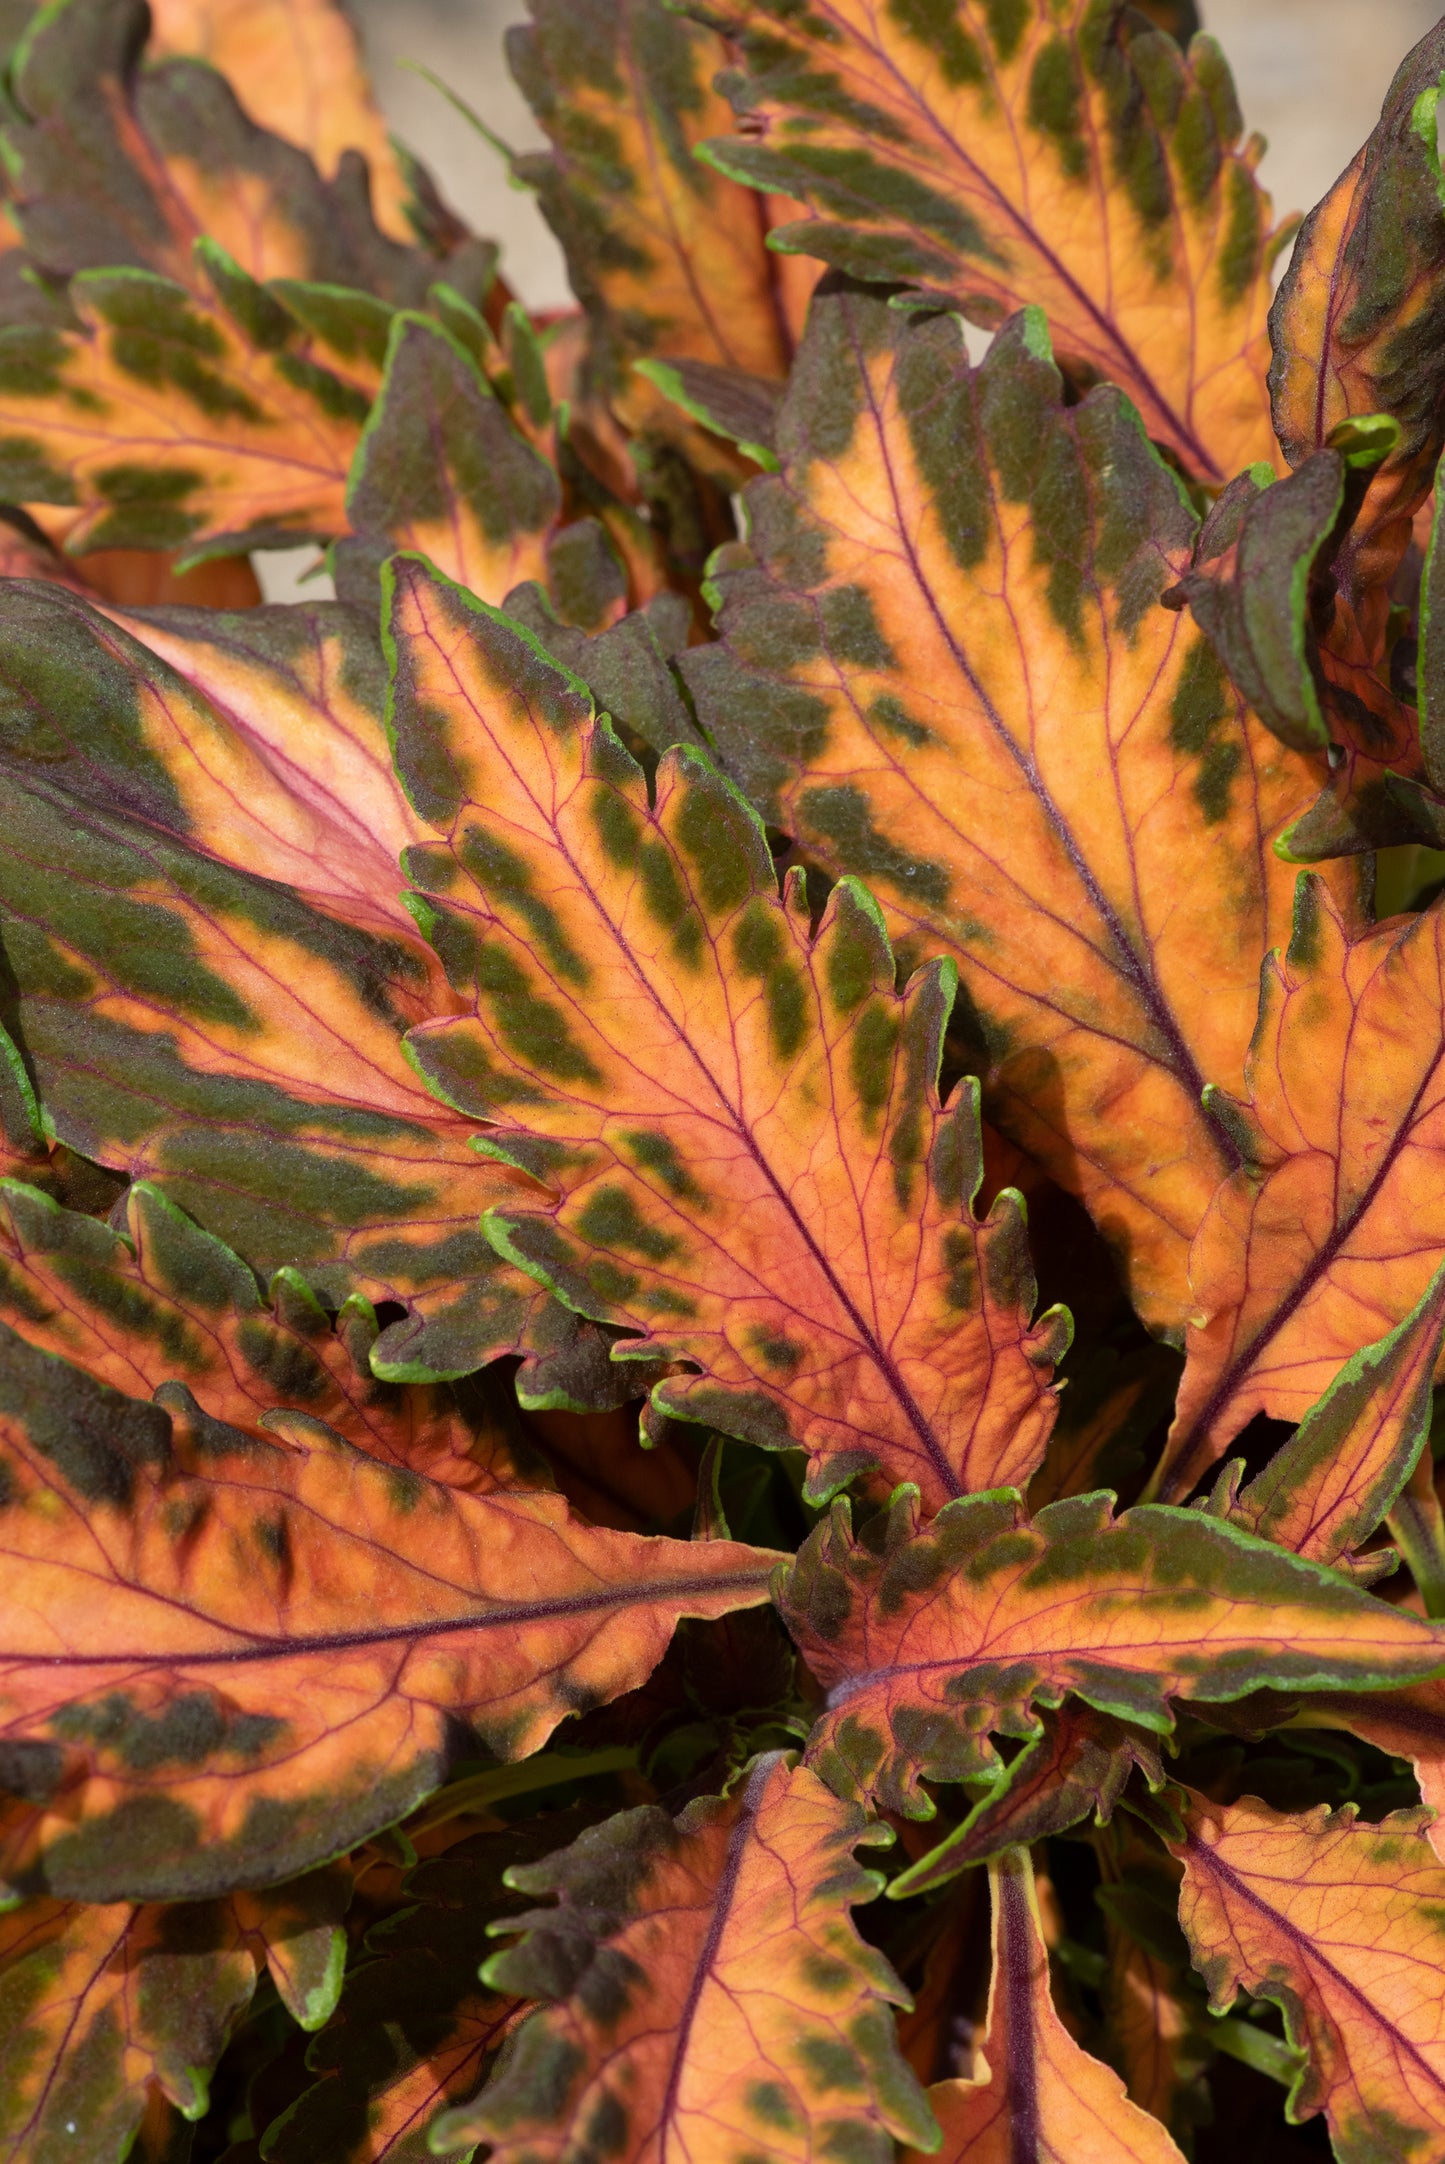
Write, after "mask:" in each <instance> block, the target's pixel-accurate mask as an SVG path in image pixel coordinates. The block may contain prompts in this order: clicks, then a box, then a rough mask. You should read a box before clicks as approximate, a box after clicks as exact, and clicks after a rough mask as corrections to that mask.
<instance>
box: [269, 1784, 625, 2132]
mask: <svg viewBox="0 0 1445 2164" xmlns="http://www.w3.org/2000/svg"><path fill="white" fill-rule="evenodd" d="M596 1815H598V1814H597V1812H596V1810H595V1808H594V1810H593V1811H591V1812H587V1811H579V1810H577V1809H574V1810H571V1811H560V1812H557V1811H554V1812H548V1813H546V1814H545V1815H544V1816H542V1817H541V1818H534V1819H529V1820H526V1821H524V1822H522V1823H520V1824H518V1825H515V1826H509V1827H508V1828H507V1829H506V1830H505V1831H502V1832H492V1833H478V1834H473V1835H471V1836H470V1837H469V1838H467V1839H465V1840H462V1841H459V1842H457V1843H456V1844H455V1845H454V1846H452V1847H450V1848H448V1849H447V1850H446V1851H445V1852H444V1853H443V1854H441V1855H436V1856H431V1857H428V1858H427V1859H426V1860H425V1861H423V1862H422V1863H420V1864H418V1865H417V1866H416V1867H415V1868H414V1869H413V1870H412V1871H411V1872H409V1873H408V1875H407V1878H406V1882H405V1887H404V1890H403V1893H404V1900H405V1902H406V1904H407V1905H406V1906H405V1907H403V1908H402V1909H400V1910H399V1911H398V1912H397V1913H395V1914H394V1915H391V1916H388V1917H385V1918H383V1920H382V1921H381V1922H380V1923H379V1924H375V1925H373V1927H372V1929H371V1930H370V1931H369V1932H368V1934H367V1937H366V1942H365V1947H364V1952H363V1958H362V1959H361V1960H360V1961H359V1962H358V1963H357V1964H356V1965H355V1966H353V1968H352V1969H351V1971H350V1973H349V1974H348V1976H347V1979H346V1984H345V1988H344V1990H343V1992H342V1995H341V2001H340V2004H339V2005H338V2007H337V2009H336V2012H335V2013H334V2014H333V2016H332V2018H331V2020H330V2021H329V2022H328V2023H327V2025H326V2027H325V2028H324V2029H323V2030H322V2032H321V2034H320V2035H319V2036H318V2037H317V2038H316V2040H315V2042H314V2043H313V2044H312V2045H311V2046H310V2049H309V2050H308V2051H307V2054H306V2063H307V2066H308V2068H309V2069H310V2071H311V2072H312V2073H313V2074H319V2075H320V2076H321V2079H320V2080H319V2081H316V2082H314V2083H313V2084H312V2085H311V2086H310V2087H309V2088H307V2089H306V2090H305V2091H304V2092H303V2094H302V2095H301V2096H299V2097H298V2098H297V2100H296V2102H295V2103H294V2104H292V2105H291V2106H290V2107H289V2108H288V2109H287V2110H286V2111H284V2112H283V2113H282V2114H281V2115H280V2117H279V2118H277V2119H274V2120H272V2122H271V2124H270V2125H269V2126H267V2127H265V2128H264V2129H263V2138H264V2143H265V2153H266V2158H267V2164H316V2160H317V2159H318V2158H321V2157H324V2158H325V2160H326V2164H429V2160H430V2158H431V2157H432V2156H434V2155H435V2154H437V2152H436V2151H434V2150H432V2149H431V2148H430V2147H429V2146H428V2139H427V2137H428V2131H429V2127H430V2125H431V2123H432V2121H433V2120H434V2117H435V2115H436V2113H437V2112H438V2111H439V2110H441V2109H442V2108H443V2107H444V2106H446V2105H448V2104H451V2105H458V2104H465V2103H466V2101H467V2100H468V2099H469V2098H470V2097H471V2096H472V2094H473V2092H474V2091H475V2090H476V2089H478V2088H479V2087H480V2084H481V2082H482V2080H483V2079H484V2077H485V2076H486V2074H487V2073H488V2072H489V2071H490V2068H491V2065H492V2062H493V2061H494V2059H495V2057H496V2054H497V2051H498V2050H499V2048H500V2046H501V2045H502V2043H503V2042H504V2041H505V2038H506V2037H507V2035H508V2033H509V2032H510V2031H511V2030H512V2029H513V2028H514V2027H515V2026H516V2023H517V2021H518V2019H519V2017H520V2016H521V2015H522V2014H523V2013H525V2011H526V2010H527V2009H526V2002H525V2000H521V1999H518V1998H514V1997H511V1996H508V1995H506V1994H503V1993H499V1992H496V1991H493V1990H492V1989H491V1988H490V1986H488V1985H486V1984H484V1983H482V1982H480V1981H479V1979H478V1973H477V1972H478V1970H479V1969H480V1968H481V1966H482V1964H483V1962H484V1961H485V1960H486V1958H487V1956H488V1954H489V1953H490V1952H492V1951H493V1948H492V1947H491V1946H490V1945H489V1943H488V1927H489V1926H490V1925H491V1924H492V1923H493V1922H494V1921H495V1920H496V1919H497V1918H498V1917H501V1916H507V1915H516V1914H518V1913H519V1912H520V1911H521V1910H522V1909H523V1908H524V1907H525V1906H526V1902H525V1898H524V1897H523V1896H522V1895H520V1894H517V1893H515V1892H513V1891H511V1890H510V1888H509V1887H508V1886H507V1884H506V1883H505V1880H504V1873H506V1872H507V1871H508V1870H509V1869H510V1868H511V1867H512V1866H514V1865H518V1864H530V1863H534V1862H535V1861H536V1860H537V1859H538V1858H539V1857H542V1856H545V1855H547V1854H548V1853H549V1852H551V1851H554V1850H556V1849H559V1848H561V1847H562V1846H563V1845H564V1844H565V1843H566V1842H567V1841H568V1840H569V1839H570V1838H572V1837H573V1836H574V1835H575V1834H576V1832H577V1831H578V1830H579V1820H581V1821H582V1822H583V1823H585V1821H586V1819H587V1818H588V1817H589V1816H596ZM442 2153H443V2154H445V2155H447V2156H449V2157H451V2158H454V2159H457V2160H458V2164H459V2160H460V2158H461V2157H462V2156H469V2155H470V2154H471V2153H472V2144H471V2142H470V2141H467V2142H465V2143H462V2144H459V2145H457V2147H455V2148H450V2149H447V2150H446V2151H444V2152H442Z"/></svg>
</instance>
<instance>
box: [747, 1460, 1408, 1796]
mask: <svg viewBox="0 0 1445 2164" xmlns="http://www.w3.org/2000/svg"><path fill="white" fill-rule="evenodd" d="M1110 1501H1111V1498H1110V1497H1108V1496H1107V1495H1104V1496H1100V1495H1092V1496H1079V1497H1076V1498H1073V1499H1071V1500H1070V1501H1068V1502H1063V1503H1051V1504H1050V1505H1049V1507H1048V1509H1047V1510H1044V1511H1041V1512H1040V1513H1039V1516H1038V1517H1037V1519H1035V1520H1034V1521H1033V1523H1032V1524H1030V1523H1029V1522H1028V1520H1027V1519H1026V1518H1025V1516H1024V1514H1023V1511H1022V1508H1021V1506H1020V1505H1019V1502H1018V1499H1017V1497H1016V1496H1013V1495H1010V1494H1009V1493H1008V1492H1007V1491H1005V1492H1004V1493H1002V1494H996V1495H975V1496H969V1497H967V1498H966V1499H965V1500H964V1501H962V1502H958V1503H952V1504H950V1505H949V1506H948V1508H947V1509H946V1510H942V1511H940V1512H939V1514H938V1516H937V1517H936V1518H935V1519H934V1520H933V1521H932V1523H931V1524H930V1525H927V1526H920V1524H919V1520H918V1506H917V1499H916V1497H914V1496H912V1495H911V1494H910V1493H909V1491H908V1490H906V1489H905V1490H904V1491H903V1493H902V1494H901V1495H900V1496H899V1497H897V1498H896V1499H895V1501H894V1503H893V1504H892V1506H891V1508H890V1510H889V1511H888V1513H887V1514H886V1516H881V1517H880V1518H878V1519H876V1520H874V1521H873V1522H872V1523H871V1524H869V1525H867V1526H865V1528H864V1529H863V1532H862V1534H861V1535H854V1534H853V1533H852V1532H851V1531H850V1528H849V1515H848V1510H847V1506H846V1504H844V1503H841V1502H838V1503H835V1504H834V1505H833V1512H832V1516H831V1519H830V1520H827V1521H825V1522H824V1523H823V1524H822V1525H820V1526H819V1527H818V1528H817V1529H816V1531H815V1532H813V1533H812V1534H811V1535H810V1536H809V1538H808V1540H807V1542H806V1543H805V1544H804V1546H803V1549H802V1551H801V1553H800V1554H799V1556H798V1559H797V1561H796V1563H795V1564H794V1565H793V1567H792V1569H791V1570H790V1571H789V1572H788V1573H787V1575H786V1577H785V1578H784V1579H783V1581H782V1582H781V1586H780V1589H779V1592H778V1595H777V1599H778V1605H779V1608H780V1609H781V1612H782V1615H783V1620H784V1621H785V1622H786V1623H787V1625H788V1628H789V1630H790V1631H791V1632H792V1634H793V1636H794V1638H795V1639H796V1641H797V1644H798V1648H799V1651H800V1652H801V1653H802V1655H803V1658H804V1660H805V1661H806V1662H807V1664H808V1666H809V1668H810V1669H811V1671H812V1673H813V1675H814V1676H815V1678H816V1679H817V1681H818V1683H819V1684H820V1685H821V1686H822V1688H823V1689H824V1690H825V1691H826V1692H827V1694H828V1698H827V1710H826V1712H825V1713H824V1715H823V1718H822V1719H821V1721H820V1722H819V1724H818V1726H817V1728H816V1729H815V1730H814V1732H813V1736H812V1739H811V1741H810V1743H809V1746H808V1755H809V1761H810V1763H812V1764H814V1765H816V1766H818V1767H819V1769H820V1770H821V1771H823V1772H824V1773H825V1775H826V1777H827V1778H828V1779H829V1780H830V1781H833V1782H835V1783H836V1784H837V1785H838V1787H839V1789H840V1791H842V1792H845V1793H856V1794H859V1795H863V1796H876V1797H878V1798H879V1799H880V1800H881V1801H882V1802H883V1803H884V1804H885V1805H886V1806H887V1807H888V1808H890V1809H895V1810H903V1811H906V1812H907V1813H908V1814H909V1815H910V1816H912V1817H928V1816H929V1815H930V1814H931V1808H932V1807H931V1805H930V1803H929V1801H928V1799H927V1797H926V1796H924V1795H923V1794H922V1793H921V1792H920V1790H919V1787H918V1783H919V1780H920V1778H924V1779H928V1780H940V1781H959V1780H966V1779H972V1778H975V1777H977V1776H979V1775H983V1776H985V1777H988V1776H989V1775H990V1774H991V1773H992V1772H993V1769H995V1768H996V1767H997V1764H998V1761H997V1757H996V1754H995V1752H994V1749H993V1746H992V1744H991V1743H990V1742H989V1740H988V1739H989V1733H990V1731H994V1732H996V1733H999V1734H1003V1735H1013V1736H1033V1735H1036V1734H1037V1733H1038V1732H1039V1725H1040V1724H1039V1720H1038V1716H1037V1714H1036V1713H1035V1712H1034V1711H1033V1708H1034V1707H1035V1705H1036V1704H1038V1705H1043V1706H1056V1705H1058V1704H1059V1703H1060V1701H1061V1699H1062V1698H1063V1696H1064V1694H1065V1693H1066V1692H1068V1691H1073V1692H1075V1693H1076V1694H1077V1695H1078V1696H1079V1697H1080V1698H1082V1699H1084V1700H1085V1701H1086V1702H1087V1703H1088V1704H1089V1705H1091V1706H1095V1707H1097V1708H1098V1709H1099V1710H1100V1711H1101V1712H1107V1713H1111V1714H1113V1715H1114V1716H1115V1717H1116V1718H1118V1719H1121V1720H1129V1721H1133V1722H1136V1723H1138V1724H1139V1725H1140V1726H1141V1727H1144V1728H1150V1729H1153V1730H1155V1731H1156V1732H1158V1733H1160V1734H1167V1733H1168V1731H1169V1729H1170V1726H1171V1722H1172V1715H1171V1713H1170V1711H1169V1700H1170V1699H1171V1698H1178V1699H1192V1698H1202V1699H1224V1700H1228V1699H1233V1698H1240V1697H1243V1696H1244V1695H1245V1694H1246V1693H1248V1692H1250V1691H1254V1690H1260V1689H1268V1688H1275V1689H1281V1690H1317V1689H1330V1688H1334V1689H1338V1688H1339V1687H1340V1686H1341V1685H1342V1684H1343V1685H1346V1686H1348V1687H1349V1688H1351V1689H1360V1690H1367V1689H1370V1688H1371V1687H1376V1688H1378V1687H1381V1686H1384V1685H1387V1684H1389V1683H1391V1682H1399V1683H1404V1682H1408V1681H1413V1680H1414V1679H1416V1678H1420V1677H1425V1676H1427V1675H1430V1674H1431V1673H1434V1672H1438V1671H1439V1670H1441V1669H1442V1668H1445V1639H1442V1638H1441V1637H1440V1636H1439V1635H1438V1634H1437V1633H1436V1632H1435V1631H1434V1630H1432V1628H1431V1626H1430V1625H1429V1624H1427V1623H1423V1622H1421V1621H1420V1620H1419V1619H1418V1618H1417V1617H1415V1616H1412V1615H1409V1614H1407V1613H1405V1612H1403V1611H1401V1610H1398V1609H1394V1608H1388V1607H1386V1606H1385V1604H1384V1602H1383V1601H1379V1600H1374V1599H1372V1598H1371V1597H1370V1596H1369V1595H1368V1594H1366V1593H1362V1592H1359V1591H1357V1590H1356V1588H1355V1587H1353V1586H1352V1585H1349V1584H1347V1583H1345V1582H1344V1581H1342V1580H1341V1579H1340V1578H1338V1577H1337V1576H1335V1575H1334V1574H1333V1573H1332V1572H1330V1571H1327V1570H1323V1569H1321V1568H1320V1567H1319V1566H1318V1565H1316V1564H1312V1563H1305V1562H1302V1561H1301V1560H1300V1559H1299V1558H1298V1557H1296V1556H1292V1555H1286V1554H1285V1553H1283V1552H1282V1551H1281V1550H1279V1549H1277V1548H1271V1547H1269V1546H1267V1545H1266V1544H1265V1543H1264V1542H1263V1541H1257V1540H1254V1539H1253V1538H1251V1536H1250V1535H1249V1534H1247V1533H1241V1532H1239V1531H1237V1530H1236V1529H1235V1528H1234V1527H1232V1526H1225V1525H1221V1524H1220V1523H1219V1522H1218V1521H1217V1520H1215V1519H1212V1518H1207V1517H1204V1516H1202V1515H1201V1514H1200V1513H1198V1512H1195V1511H1183V1510H1167V1509H1161V1508H1159V1507H1158V1506H1157V1505H1156V1506H1146V1507H1144V1508H1141V1509H1136V1510H1131V1511H1127V1512H1126V1513H1125V1514H1124V1515H1123V1516H1122V1517H1120V1518H1118V1519H1117V1520H1116V1519H1114V1518H1113V1517H1112V1516H1111V1514H1110V1509H1109V1505H1110Z"/></svg>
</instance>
